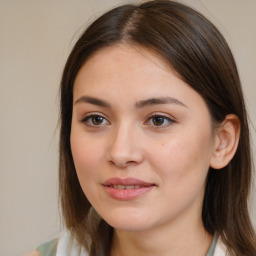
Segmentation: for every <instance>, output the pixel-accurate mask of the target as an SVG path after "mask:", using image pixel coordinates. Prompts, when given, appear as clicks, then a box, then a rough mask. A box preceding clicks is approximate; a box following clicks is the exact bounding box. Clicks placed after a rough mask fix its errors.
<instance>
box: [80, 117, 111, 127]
mask: <svg viewBox="0 0 256 256" xmlns="http://www.w3.org/2000/svg"><path fill="white" fill-rule="evenodd" d="M82 122H83V123H85V124H86V125H88V126H104V125H108V124H109V122H108V121H107V119H106V118H104V117H103V116H100V115H89V116H86V117H85V118H84V119H83V120H82Z"/></svg>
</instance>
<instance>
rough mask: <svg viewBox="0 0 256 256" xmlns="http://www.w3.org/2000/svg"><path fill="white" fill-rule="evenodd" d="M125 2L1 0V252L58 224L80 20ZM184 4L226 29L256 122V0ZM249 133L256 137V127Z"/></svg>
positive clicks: (26, 244) (22, 247) (14, 255)
mask: <svg viewBox="0 0 256 256" xmlns="http://www.w3.org/2000/svg"><path fill="white" fill-rule="evenodd" d="M125 2H127V1H122V0H119V1H118V0H108V1H106V0H105V1H104V0H73V1H71V0H44V1H39V0H37V1H36V0H34V1H32V0H0V88H1V91H0V122H1V125H0V141H1V142H0V156H1V161H0V207H1V208H0V256H9V255H11V256H18V255H23V254H24V253H25V252H27V251H29V250H31V249H32V248H34V247H35V246H36V244H37V243H38V242H40V241H42V240H44V239H46V238H49V237H50V236H51V235H53V234H55V233H57V232H58V230H59V229H60V220H59V214H58V206H57V162H58V154H57V153H58V148H57V144H58V128H57V119H58V85H59V80H60V76H61V72H62V68H63V65H64V62H65V60H66V57H67V54H68V53H69V52H70V50H71V48H72V45H73V43H74V42H75V38H77V35H75V34H76V32H79V31H81V27H82V25H83V24H87V23H88V21H91V20H92V19H94V18H95V17H97V16H98V15H99V14H101V13H102V12H103V11H104V10H106V9H109V8H110V7H112V6H114V5H116V4H118V3H125ZM180 2H184V3H188V4H189V5H191V6H194V7H195V8H197V9H198V10H199V11H201V12H202V13H204V14H205V15H206V16H207V17H208V18H209V19H210V20H212V21H213V22H214V23H215V24H216V25H217V26H218V27H219V28H220V29H221V31H222V32H223V33H224V36H225V37H226V39H227V40H228V42H229V43H230V46H231V48H232V50H233V52H234V55H235V58H236V60H237V64H238V68H239V71H240V74H241V79H242V82H243V85H244V91H245V97H246V101H247V104H248V107H249V111H250V116H251V121H252V123H253V124H254V125H255V124H256V108H255V97H256V86H255V81H256V68H255V66H256V50H255V47H256V15H255V13H256V1H255V0H243V1H241V0H201V1H200V0H184V1H180ZM74 35H75V36H74ZM255 126H256V125H255ZM252 134H253V140H254V141H255V140H256V133H255V130H254V131H253V132H252ZM254 193H255V190H254ZM253 205H254V206H253V209H254V212H256V210H255V208H256V207H255V203H254V204H253ZM253 215H254V214H253ZM253 222H254V225H255V224H256V217H255V216H253Z"/></svg>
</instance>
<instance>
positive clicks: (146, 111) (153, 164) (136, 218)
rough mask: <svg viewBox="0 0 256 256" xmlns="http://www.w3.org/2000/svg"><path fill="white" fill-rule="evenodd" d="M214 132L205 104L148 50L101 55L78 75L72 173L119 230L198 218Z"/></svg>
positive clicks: (115, 49)
mask: <svg viewBox="0 0 256 256" xmlns="http://www.w3.org/2000/svg"><path fill="white" fill-rule="evenodd" d="M213 134H214V132H213V130H212V126H211V118H210V114H209V111H208V109H207V106H206V104H205V102H204V100H203V98H202V97H201V96H200V95H199V94H198V93H197V92H196V91H195V90H193V89H192V88H191V87H190V86H188V85H187V84H186V83H185V82H183V81H182V80H181V79H179V78H178V77H177V76H176V75H175V73H174V72H173V71H172V70H171V69H170V68H168V67H167V65H165V64H164V63H163V62H162V61H161V60H160V59H159V58H158V57H157V56H156V55H155V54H153V53H151V52H150V51H147V50H145V49H143V48H140V49H139V48H135V47H131V46H127V45H116V46H112V47H109V48H106V49H103V50H100V51H98V52H97V53H96V54H94V55H93V56H92V57H91V58H90V59H89V60H88V61H87V62H86V63H85V64H84V66H83V67H82V68H81V70H80V71H79V73H78V75H77V77H76V80H75V83H74V103H73V116H72V127H71V137H70V140H71V149H72V155H73V159H74V163H75V168H76V171H77V175H78V179H79V181H80V184H81V187H82V189H83V191H84V193H85V195H86V197H87V198H88V200H89V201H90V203H91V204H92V205H93V207H94V208H95V209H96V211H97V212H98V213H99V214H100V215H101V216H102V218H103V219H105V220H106V221H107V222H108V223H109V224H110V225H111V226H113V227H114V228H117V229H120V230H127V231H128V230H129V231H141V230H149V229H154V228H157V227H160V226H162V225H165V226H166V225H173V224H174V223H177V222H182V223H183V225H186V223H189V222H191V220H194V219H198V220H199V219H200V220H201V210H202V201H203V196H204V189H205V179H206V175H207V172H208V168H209V165H210V161H211V157H212V153H213V149H214V135H213ZM74 200H75V198H74Z"/></svg>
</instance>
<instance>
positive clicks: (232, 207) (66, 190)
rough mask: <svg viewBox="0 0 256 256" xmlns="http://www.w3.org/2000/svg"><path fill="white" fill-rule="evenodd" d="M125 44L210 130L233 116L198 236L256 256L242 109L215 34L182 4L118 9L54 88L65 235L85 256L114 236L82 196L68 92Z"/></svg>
mask: <svg viewBox="0 0 256 256" xmlns="http://www.w3.org/2000/svg"><path fill="white" fill-rule="evenodd" d="M115 44H130V45H139V46H142V47H145V48H147V49H149V50H151V51H154V52H156V53H157V54H158V55H159V56H160V57H161V58H163V59H164V60H165V61H167V63H168V64H169V65H170V67H172V69H174V70H175V71H176V72H177V74H178V75H179V77H180V78H181V79H182V80H183V81H185V82H186V83H187V84H189V85H190V86H191V87H192V88H193V89H194V90H195V91H197V92H198V93H199V94H200V95H201V96H202V97H203V98H204V100H205V102H206V104H207V106H208V109H209V112H210V114H211V117H212V121H213V122H214V123H217V124H218V123H220V122H222V121H223V120H224V119H225V116H226V115H227V114H231V113H232V114H235V115H237V116H238V118H239V120H240V124H241V134H240V141H239V144H238V148H237V151H236V154H235V156H234V157H233V159H232V160H231V162H230V163H229V164H228V165H227V166H226V167H224V168H223V169H221V170H214V169H212V168H210V169H209V172H208V176H207V182H206V189H205V196H204V202H203V209H202V220H203V223H204V227H205V229H206V230H207V231H208V232H209V233H211V234H214V233H215V232H217V233H218V234H219V235H220V237H221V238H222V240H223V241H224V243H225V244H226V246H227V248H228V251H229V254H230V255H247V256H252V255H256V243H255V233H254V230H253V227H252V224H251V221H250V217H249V214H248V196H249V192H250V186H251V176H252V161H251V160H252V159H251V150H250V138H249V129H248V121H247V114H246V108H245V104H244V98H243V93H242V89H241V83H240V79H239V75H238V71H237V67H236V64H235V61H234V58H233V55H232V53H231V51H230V49H229V47H228V45H227V43H226V41H225V39H224V38H223V36H222V35H221V33H220V32H219V31H218V29H217V28H216V27H215V26H214V25H213V24H212V23H211V22H209V21H208V20H207V19H206V18H205V17H203V16H202V15H201V14H200V13H198V12H197V11H195V10H193V9H191V8H190V7H187V6H185V5H183V4H180V3H177V2H173V1H167V0H157V1H148V2H146V3H143V4H140V5H132V4H128V5H123V6H120V7H117V8H115V9H113V10H111V11H109V12H107V13H105V14H104V15H102V16H101V17H99V18H98V19H97V20H96V21H95V22H93V23H92V24H91V25H90V26H89V27H88V28H87V29H86V30H85V32H84V33H83V34H82V35H81V37H80V38H79V40H78V41H77V43H76V44H75V46H74V48H73V50H72V52H71V54H70V56H69V58H68V60H67V62H66V65H65V68H64V71H63V76H62V81H61V106H60V109H61V112H60V118H61V131H60V158H59V183H60V199H61V205H62V211H63V217H64V220H65V224H66V226H67V228H68V229H69V230H70V231H71V232H72V234H73V235H74V237H76V239H77V240H78V241H79V242H80V244H81V245H83V246H85V248H86V249H87V250H88V251H89V254H90V255H94V256H100V255H102V256H103V255H108V254H109V252H110V248H111V242H112V235H113V228H112V227H110V226H109V225H108V224H107V223H106V222H105V221H104V220H102V219H101V218H100V217H99V216H98V215H97V213H95V212H94V210H93V208H92V206H91V204H90V203H89V201H88V200H87V198H86V196H85V195H84V193H83V191H82V189H81V187H80V184H79V181H78V178H77V175H76V170H75V167H74V162H73V158H72V154H71V147H70V130H71V119H72V105H73V84H74V80H75V78H76V75H77V73H78V71H79V70H80V68H81V67H82V65H83V64H84V63H85V62H86V61H87V60H88V58H89V57H90V56H91V55H92V54H93V53H95V52H96V51H98V50H99V49H102V48H105V47H108V46H113V45H115Z"/></svg>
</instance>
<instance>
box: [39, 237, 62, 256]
mask: <svg viewBox="0 0 256 256" xmlns="http://www.w3.org/2000/svg"><path fill="white" fill-rule="evenodd" d="M57 244H58V238H55V239H52V240H50V241H47V242H45V243H43V244H40V245H39V246H38V247H37V248H36V249H37V250H38V251H39V252H40V256H55V255H56V251H57Z"/></svg>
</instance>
